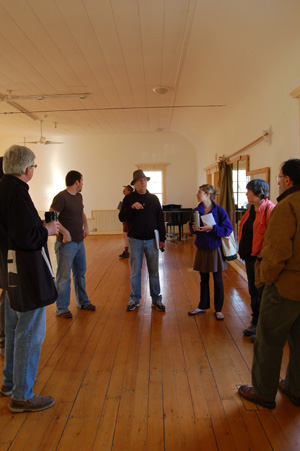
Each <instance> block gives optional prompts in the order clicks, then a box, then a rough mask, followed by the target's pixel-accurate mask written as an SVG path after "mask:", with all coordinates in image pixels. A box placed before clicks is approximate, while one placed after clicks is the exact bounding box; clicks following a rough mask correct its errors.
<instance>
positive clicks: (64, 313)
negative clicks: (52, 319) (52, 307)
mask: <svg viewBox="0 0 300 451" xmlns="http://www.w3.org/2000/svg"><path fill="white" fill-rule="evenodd" d="M57 316H59V317H60V318H73V315H72V313H71V312H70V311H67V312H63V313H60V314H59V315H57Z"/></svg>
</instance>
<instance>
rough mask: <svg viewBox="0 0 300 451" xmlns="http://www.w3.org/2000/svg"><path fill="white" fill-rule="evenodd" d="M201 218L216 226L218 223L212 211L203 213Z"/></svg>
mask: <svg viewBox="0 0 300 451" xmlns="http://www.w3.org/2000/svg"><path fill="white" fill-rule="evenodd" d="M201 219H202V221H203V222H205V223H206V224H208V225H210V226H214V225H215V224H216V221H215V218H214V217H213V214H212V213H208V215H202V216H201Z"/></svg>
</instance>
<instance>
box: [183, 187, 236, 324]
mask: <svg viewBox="0 0 300 451" xmlns="http://www.w3.org/2000/svg"><path fill="white" fill-rule="evenodd" d="M216 194H217V188H214V187H213V186H211V185H201V186H200V187H199V190H198V193H197V195H196V196H197V199H198V202H199V205H198V207H197V208H195V210H194V211H193V216H192V218H191V221H190V230H191V233H194V234H196V239H195V246H196V247H197V252H196V256H195V262H194V268H193V269H194V270H196V271H199V273H200V278H201V279H200V302H199V305H198V308H196V309H194V310H191V311H189V313H188V314H189V315H192V316H194V315H199V314H201V313H206V310H207V309H209V308H210V295H209V273H210V272H212V273H213V278H214V306H215V317H216V319H217V320H218V321H222V320H223V319H224V315H223V313H222V307H223V302H224V287H223V279H222V271H224V270H225V269H226V268H227V264H226V261H225V259H224V257H223V254H222V250H221V237H223V236H229V235H230V234H231V232H232V230H233V228H232V225H231V222H230V220H229V217H228V215H227V213H226V211H225V210H224V208H222V207H219V206H218V205H217V204H216V203H215V202H214V198H215V195H216ZM198 214H199V216H200V226H199V227H197V224H196V222H197V221H195V219H197V215H198Z"/></svg>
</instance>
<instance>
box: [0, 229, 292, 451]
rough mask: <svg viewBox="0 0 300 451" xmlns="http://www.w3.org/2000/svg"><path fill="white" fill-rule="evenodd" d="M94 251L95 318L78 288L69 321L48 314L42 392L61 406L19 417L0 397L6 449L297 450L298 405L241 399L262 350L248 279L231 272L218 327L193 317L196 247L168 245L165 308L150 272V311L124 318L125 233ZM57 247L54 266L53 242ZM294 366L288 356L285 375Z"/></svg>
mask: <svg viewBox="0 0 300 451" xmlns="http://www.w3.org/2000/svg"><path fill="white" fill-rule="evenodd" d="M85 244H86V251H87V264H88V268H87V274H86V285H87V292H88V294H89V297H90V299H91V301H92V302H93V303H94V304H95V305H96V307H97V310H96V311H95V312H88V311H83V310H79V309H77V306H76V302H75V299H74V290H73V289H72V294H71V306H70V309H71V311H72V313H73V319H72V320H66V319H62V318H58V317H57V316H56V314H55V305H52V306H49V307H48V308H47V335H46V339H45V342H44V344H43V349H42V354H41V359H40V364H39V369H38V374H37V380H36V383H35V387H34V391H35V394H36V395H39V394H42V395H52V396H54V397H55V400H56V402H55V405H54V406H53V407H52V408H51V409H48V410H45V411H43V412H37V413H23V414H15V415H13V414H12V413H11V412H10V411H9V409H8V407H7V404H8V401H9V400H8V399H7V398H5V397H0V451H4V450H16V451H19V450H30V451H32V450H41V451H44V450H45V451H46V450H47V451H48V450H50V451H52V450H53V451H54V450H62V451H65V450H84V451H85V450H103V451H106V450H114V451H123V450H130V451H133V450H137V451H143V450H148V451H163V450H167V451H177V450H178V451H179V450H184V451H195V450H200V451H201V450H205V451H206V450H212V451H214V450H224V451H228V450H230V451H231V450H238V451H240V450H252V451H261V450H263V451H265V450H266V451H267V450H276V451H287V450H300V432H299V422H300V409H299V408H297V407H295V406H293V405H292V404H291V403H290V402H289V400H288V399H287V397H285V396H283V395H282V394H281V393H278V395H277V399H276V401H277V408H276V409H275V410H273V411H269V410H266V409H263V408H260V407H257V406H255V405H254V404H251V403H247V401H244V400H242V399H240V397H239V396H238V395H237V387H238V386H239V385H240V384H242V383H249V382H250V381H251V375H250V371H251V363H252V352H253V345H252V344H251V343H250V341H249V339H248V338H245V337H243V334H242V331H243V329H244V328H245V326H247V325H248V324H249V320H250V302H249V295H248V291H247V283H246V282H245V280H244V279H243V278H242V277H241V276H240V275H239V274H238V273H237V272H236V271H234V269H232V268H231V267H228V269H227V270H226V271H225V272H224V287H225V303H224V309H223V311H224V315H225V320H224V321H223V322H218V321H216V320H215V317H214V315H213V313H214V312H213V309H211V310H209V311H207V313H206V314H204V315H199V316H197V317H189V316H188V315H187V312H188V310H189V309H191V308H193V307H196V306H197V304H198V301H199V274H198V273H196V272H195V271H193V270H192V265H193V258H194V254H195V248H194V245H193V240H192V239H191V238H188V239H187V240H185V241H182V242H178V241H169V242H167V243H166V252H165V253H160V255H159V258H160V278H161V290H162V294H163V301H164V303H165V304H166V307H167V311H166V312H165V313H160V312H157V311H156V310H153V309H152V308H151V298H150V295H149V287H148V275H147V271H146V270H145V268H144V269H143V274H142V293H143V297H142V301H141V307H140V308H139V309H137V310H135V311H134V312H127V311H126V309H125V307H126V304H127V302H128V300H129V293H130V265H129V260H126V259H125V260H119V258H118V255H119V254H120V253H121V252H122V237H121V236H90V237H88V238H87V239H86V241H85ZM49 247H50V250H51V258H52V262H53V266H54V269H55V268H56V263H55V256H54V252H53V239H51V240H50V243H49ZM211 290H212V291H213V284H212V281H211ZM287 359H288V349H287V348H285V350H284V357H283V365H282V376H283V377H284V374H285V370H286V365H287ZM2 367H3V358H2V357H1V360H0V369H1V370H2Z"/></svg>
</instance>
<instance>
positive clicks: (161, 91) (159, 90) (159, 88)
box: [152, 86, 170, 95]
mask: <svg viewBox="0 0 300 451" xmlns="http://www.w3.org/2000/svg"><path fill="white" fill-rule="evenodd" d="M169 90H170V88H168V86H157V87H156V88H152V91H153V92H155V94H160V95H163V94H166V93H167V92H169Z"/></svg>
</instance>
